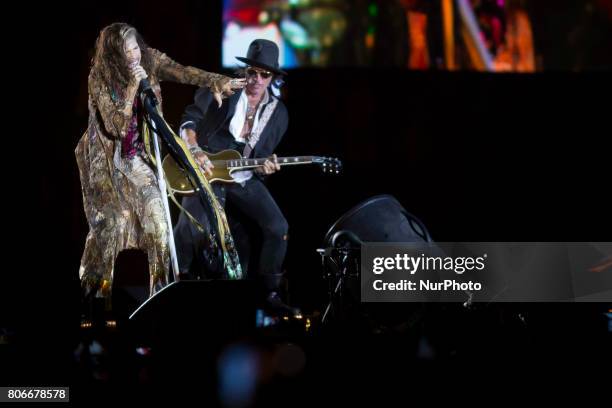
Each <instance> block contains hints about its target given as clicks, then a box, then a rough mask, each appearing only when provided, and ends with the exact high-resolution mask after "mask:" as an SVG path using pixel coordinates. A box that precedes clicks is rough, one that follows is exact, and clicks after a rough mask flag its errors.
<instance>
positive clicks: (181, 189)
mask: <svg viewBox="0 0 612 408" xmlns="http://www.w3.org/2000/svg"><path fill="white" fill-rule="evenodd" d="M205 153H206V155H207V156H208V158H209V159H210V161H212V162H213V165H214V166H215V167H214V168H213V169H212V172H213V174H212V175H209V174H206V173H205V174H204V176H205V177H206V180H208V182H209V183H214V182H223V183H233V182H234V179H233V178H232V175H231V172H232V171H234V170H232V169H229V168H228V167H227V161H229V160H240V159H242V155H241V154H240V153H239V152H237V151H236V150H223V151H221V152H219V153H216V154H212V153H208V152H205ZM162 166H163V168H164V172H165V173H166V178H167V180H168V185H169V187H170V189H171V190H172V191H173V192H174V193H176V194H193V193H194V189H193V185H192V184H191V182H190V181H189V178H188V177H187V175H186V173H185V171H184V170H183V169H182V168H181V167H180V166H179V165H178V164H176V161H174V159H173V158H172V156H170V155H166V157H165V158H164V161H163V163H162Z"/></svg>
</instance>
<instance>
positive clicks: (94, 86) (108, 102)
mask: <svg viewBox="0 0 612 408" xmlns="http://www.w3.org/2000/svg"><path fill="white" fill-rule="evenodd" d="M88 88H89V97H90V98H91V101H92V103H93V104H94V105H95V107H96V109H97V110H98V112H99V113H100V117H101V118H102V122H103V124H104V128H105V129H106V131H107V132H108V134H109V135H111V136H112V137H115V138H118V139H119V138H123V137H125V135H126V134H127V129H128V126H129V124H130V121H131V120H132V105H133V103H134V97H135V96H136V92H137V91H138V84H136V83H130V84H129V85H128V88H127V90H126V94H125V98H123V99H122V101H121V102H119V103H117V102H115V101H113V98H112V97H111V94H110V92H111V90H110V89H108V87H107V86H106V85H105V84H103V82H102V81H101V80H99V78H97V77H96V76H95V75H93V74H91V75H90V76H89V80H88Z"/></svg>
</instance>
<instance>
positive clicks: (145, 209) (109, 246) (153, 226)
mask: <svg viewBox="0 0 612 408" xmlns="http://www.w3.org/2000/svg"><path fill="white" fill-rule="evenodd" d="M149 52H150V53H151V56H152V62H153V63H152V69H151V72H148V73H147V74H148V77H149V82H150V83H151V86H152V88H153V90H154V92H155V94H156V95H157V98H158V100H159V103H160V109H161V102H162V98H161V89H160V86H159V82H160V81H173V82H178V83H182V84H189V85H197V86H206V87H209V88H211V90H213V91H218V90H221V89H222V87H223V86H224V85H225V84H226V83H227V82H228V81H229V80H230V78H228V77H225V76H223V75H220V74H214V73H209V72H206V71H202V70H200V69H197V68H194V67H185V66H182V65H180V64H178V63H176V62H175V61H173V60H172V59H170V58H169V57H168V56H166V55H165V54H163V53H161V52H159V51H157V50H155V49H152V48H150V49H149ZM88 86H89V102H88V104H89V124H88V127H87V131H86V132H85V133H84V134H83V136H82V137H81V139H80V141H79V143H78V145H77V147H76V150H75V154H76V159H77V163H78V166H79V172H80V178H81V188H82V193H83V207H84V210H85V215H86V217H87V222H88V224H89V234H88V235H87V240H86V242H85V249H84V251H83V257H82V259H81V266H80V270H79V276H80V278H81V283H82V287H83V289H84V290H85V294H89V293H90V292H91V291H92V290H95V291H96V296H98V297H108V296H109V295H110V289H111V285H112V279H113V268H114V263H115V258H116V257H117V255H118V254H119V252H121V251H122V250H124V249H130V248H138V249H142V250H144V251H145V252H146V253H147V256H148V260H149V273H150V291H151V292H150V293H151V294H153V293H154V292H155V291H157V290H159V289H160V288H162V287H163V286H164V285H165V284H166V283H167V281H168V273H169V250H168V233H169V228H168V225H167V222H166V219H165V215H164V210H163V206H162V201H161V194H160V191H159V186H158V184H157V178H156V176H155V173H154V169H153V167H152V166H151V164H150V163H149V161H148V158H147V157H146V154H145V153H144V152H143V151H142V149H138V150H137V151H136V153H135V154H128V155H126V154H125V150H124V151H122V144H123V145H124V148H125V141H126V137H127V136H128V135H130V134H131V135H132V136H133V134H134V133H133V128H132V129H131V128H130V126H132V127H133V126H134V118H133V117H134V115H136V112H134V109H133V107H135V106H136V104H135V98H136V94H137V92H138V84H136V83H131V84H130V85H128V87H127V89H126V90H125V92H123V94H124V95H125V97H123V98H121V97H117V93H116V92H114V91H113V90H112V89H109V88H108V87H107V86H106V84H105V82H104V81H103V80H102V78H100V77H99V76H98V75H97V74H96V73H95V72H94V71H93V70H92V71H91V73H90V75H89V82H88ZM138 137H139V138H140V136H138Z"/></svg>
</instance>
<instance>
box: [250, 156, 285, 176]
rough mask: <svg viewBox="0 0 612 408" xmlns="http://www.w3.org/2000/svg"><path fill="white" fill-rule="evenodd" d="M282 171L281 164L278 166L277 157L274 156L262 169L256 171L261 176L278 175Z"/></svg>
mask: <svg viewBox="0 0 612 408" xmlns="http://www.w3.org/2000/svg"><path fill="white" fill-rule="evenodd" d="M280 169H281V166H280V164H278V159H277V158H276V155H275V154H273V155H272V157H270V159H268V160H266V161H265V162H264V164H263V166H262V167H258V168H257V169H256V170H255V171H256V172H257V173H259V174H265V175H268V174H272V173H276V172H277V171H279V170H280Z"/></svg>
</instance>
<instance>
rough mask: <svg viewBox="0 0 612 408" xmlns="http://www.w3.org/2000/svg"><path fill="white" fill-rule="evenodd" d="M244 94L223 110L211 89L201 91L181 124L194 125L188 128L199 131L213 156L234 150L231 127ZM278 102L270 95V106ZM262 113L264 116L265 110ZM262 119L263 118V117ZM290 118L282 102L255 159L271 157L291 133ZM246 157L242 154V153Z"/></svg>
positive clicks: (263, 134) (225, 104)
mask: <svg viewBox="0 0 612 408" xmlns="http://www.w3.org/2000/svg"><path fill="white" fill-rule="evenodd" d="M240 94H241V91H237V92H236V93H235V94H234V95H232V96H230V97H229V98H227V99H224V100H223V104H222V105H221V107H220V108H219V107H218V105H217V102H216V101H215V99H214V98H213V95H212V93H211V92H210V90H209V89H208V88H200V89H198V90H197V91H196V93H195V96H194V103H193V104H191V105H189V106H187V108H185V112H184V113H183V117H182V118H181V124H184V123H185V122H188V121H192V122H194V123H193V124H189V125H185V126H184V128H187V129H193V130H195V132H196V134H197V138H198V144H199V145H200V146H201V147H202V148H203V149H204V150H207V151H209V152H211V153H217V152H219V151H221V150H225V149H230V148H232V147H233V146H234V138H233V136H232V135H231V133H230V132H229V125H230V122H231V120H232V117H233V116H234V112H235V110H236V104H237V103H238V100H239V99H240ZM273 98H275V97H274V96H273V95H272V94H271V92H270V98H269V101H268V104H269V103H271V102H272V100H273ZM266 106H267V104H266V105H264V106H263V107H262V109H261V110H260V112H259V114H260V115H261V114H262V113H263V112H264V110H265V107H266ZM260 118H261V117H260ZM288 124H289V115H288V113H287V108H286V107H285V105H284V104H283V102H282V101H280V100H279V101H278V104H277V105H276V109H274V112H273V113H272V116H271V117H270V120H269V121H268V123H267V124H266V127H265V128H264V129H263V130H262V132H261V135H260V137H259V141H258V142H257V144H256V145H255V148H254V149H253V152H252V153H251V157H269V156H271V155H272V153H274V149H276V146H278V144H279V143H280V141H281V139H282V138H283V135H284V134H285V132H286V131H287V126H288ZM240 153H241V154H242V152H240Z"/></svg>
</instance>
